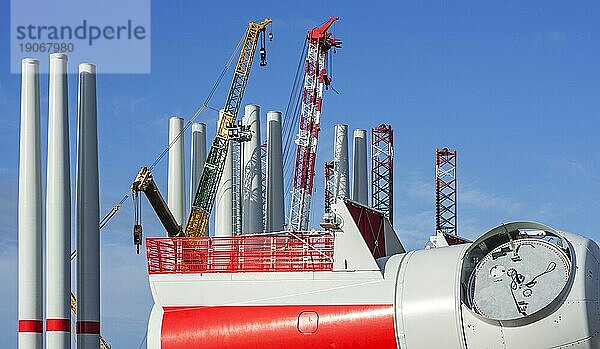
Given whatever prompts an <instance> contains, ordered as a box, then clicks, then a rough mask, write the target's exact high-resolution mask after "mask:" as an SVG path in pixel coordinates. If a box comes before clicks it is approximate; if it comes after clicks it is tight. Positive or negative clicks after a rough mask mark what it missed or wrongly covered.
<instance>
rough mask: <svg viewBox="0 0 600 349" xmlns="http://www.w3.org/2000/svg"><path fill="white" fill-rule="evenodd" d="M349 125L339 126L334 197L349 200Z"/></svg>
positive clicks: (336, 135) (335, 132)
mask: <svg viewBox="0 0 600 349" xmlns="http://www.w3.org/2000/svg"><path fill="white" fill-rule="evenodd" d="M349 178H350V173H349V169H348V125H342V124H337V125H335V131H334V145H333V196H334V198H349V197H350V195H349V193H348V188H349V184H348V183H349Z"/></svg>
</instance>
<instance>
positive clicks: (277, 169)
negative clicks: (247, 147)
mask: <svg viewBox="0 0 600 349" xmlns="http://www.w3.org/2000/svg"><path fill="white" fill-rule="evenodd" d="M266 184H267V195H266V197H267V205H266V208H267V220H266V227H265V231H266V232H272V231H280V230H283V224H284V219H285V206H284V205H283V200H284V198H283V148H282V144H281V112H278V111H270V112H268V113H267V183H266Z"/></svg>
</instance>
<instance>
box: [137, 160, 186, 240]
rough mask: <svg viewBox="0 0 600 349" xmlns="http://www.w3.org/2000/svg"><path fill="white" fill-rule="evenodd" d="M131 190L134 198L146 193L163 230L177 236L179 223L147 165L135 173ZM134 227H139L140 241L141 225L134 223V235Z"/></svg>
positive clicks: (179, 231) (179, 229)
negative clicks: (140, 193)
mask: <svg viewBox="0 0 600 349" xmlns="http://www.w3.org/2000/svg"><path fill="white" fill-rule="evenodd" d="M131 192H132V193H133V196H134V200H136V199H137V194H138V193H139V192H143V193H144V194H146V197H147V198H148V201H149V202H150V205H152V208H153V209H154V212H156V215H157V216H158V219H159V220H160V222H161V223H162V225H163V227H165V230H166V231H167V234H168V235H169V236H170V237H174V236H177V235H179V234H180V233H181V225H179V223H177V220H176V219H175V217H174V216H173V213H172V212H171V210H169V206H167V203H166V202H165V199H164V198H163V196H162V195H161V194H160V191H159V190H158V186H157V185H156V182H154V178H152V172H151V171H150V169H149V168H148V167H142V169H141V170H140V172H139V173H138V174H137V176H136V177H135V180H134V181H133V184H131ZM137 226H139V228H137ZM135 229H140V231H139V234H140V240H139V243H141V225H139V224H136V225H135V227H134V236H135V233H136V232H135ZM134 239H135V237H134ZM137 244H138V243H136V245H137Z"/></svg>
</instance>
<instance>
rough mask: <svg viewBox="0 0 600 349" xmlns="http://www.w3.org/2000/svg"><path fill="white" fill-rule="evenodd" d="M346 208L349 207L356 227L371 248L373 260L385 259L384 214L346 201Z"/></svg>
mask: <svg viewBox="0 0 600 349" xmlns="http://www.w3.org/2000/svg"><path fill="white" fill-rule="evenodd" d="M346 207H348V211H350V214H351V215H352V218H353V219H354V222H356V226H357V227H358V230H359V231H360V234H361V235H362V237H363V239H364V240H365V243H366V244H367V246H368V247H369V251H371V254H372V255H373V258H375V259H377V258H380V257H384V256H385V255H386V254H385V230H384V226H383V219H384V216H383V214H382V212H379V211H375V210H372V209H370V208H367V207H365V206H362V205H359V204H356V203H354V202H352V201H346Z"/></svg>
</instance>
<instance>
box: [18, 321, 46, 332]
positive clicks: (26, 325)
mask: <svg viewBox="0 0 600 349" xmlns="http://www.w3.org/2000/svg"><path fill="white" fill-rule="evenodd" d="M43 331H44V322H43V321H42V320H19V332H33V333H42V332H43Z"/></svg>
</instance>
